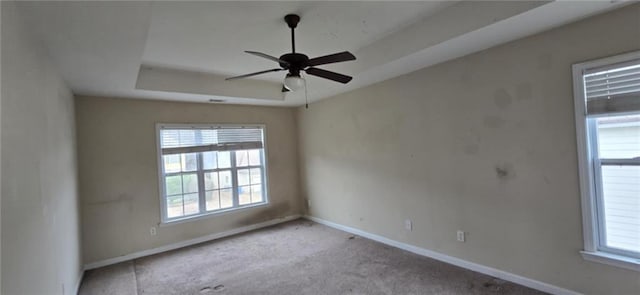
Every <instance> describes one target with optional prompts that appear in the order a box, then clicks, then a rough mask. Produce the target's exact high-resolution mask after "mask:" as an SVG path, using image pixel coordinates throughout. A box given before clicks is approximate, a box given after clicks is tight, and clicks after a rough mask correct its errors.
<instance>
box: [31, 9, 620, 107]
mask: <svg viewBox="0 0 640 295" xmlns="http://www.w3.org/2000/svg"><path fill="white" fill-rule="evenodd" d="M626 4H629V3H625V2H614V3H612V1H584V2H578V1H547V2H545V1H512V2H499V1H495V2H494V1H488V2H487V1H464V2H393V1H390V2H323V1H302V2H271V1H269V2H251V3H250V2H200V3H193V2H102V1H89V2H27V1H25V2H19V7H20V11H21V13H22V14H23V16H24V17H25V19H26V20H27V22H28V23H29V24H30V26H31V27H32V28H33V29H34V30H35V32H36V33H37V34H38V35H39V36H40V38H41V39H42V41H43V44H44V45H45V46H46V47H47V48H48V50H49V53H50V55H51V57H52V59H53V61H54V63H56V65H57V67H58V68H59V70H60V72H61V74H62V76H63V77H64V78H65V80H66V81H67V83H68V84H69V86H70V87H71V89H72V90H73V91H74V93H76V94H80V95H90V96H112V97H124V98H147V99H163V100H175V101H196V102H207V101H209V100H210V99H214V100H224V101H225V103H237V104H256V105H276V106H298V105H302V104H304V101H305V95H304V93H303V91H299V92H296V93H286V94H284V95H283V93H281V87H282V84H281V83H282V79H283V78H284V72H278V73H273V74H267V75H264V76H259V77H257V78H256V79H244V80H237V81H225V80H224V77H228V76H233V75H239V74H245V73H249V72H254V71H259V70H266V69H271V68H276V67H277V64H275V63H271V62H270V61H267V60H262V59H260V58H257V57H254V56H249V55H247V54H244V53H243V51H244V50H257V51H262V52H265V53H268V54H272V55H274V56H279V55H281V54H283V53H286V52H289V51H290V49H291V48H290V46H291V44H290V43H289V42H290V41H289V31H288V28H287V27H286V25H285V23H284V21H283V20H282V17H283V16H284V15H285V14H287V13H292V12H295V13H298V14H300V15H301V16H302V21H301V23H300V25H299V27H298V29H297V30H296V41H297V42H296V43H297V46H296V47H298V50H299V51H301V52H304V53H306V54H308V55H309V56H310V57H315V56H319V55H324V54H327V53H333V52H338V51H342V50H350V51H352V52H353V53H354V54H355V56H356V57H357V60H356V61H352V62H345V63H341V64H334V65H326V66H321V68H325V69H327V70H332V71H337V72H340V73H344V74H347V75H352V76H353V77H354V79H353V80H352V81H351V82H350V83H349V84H346V85H343V84H340V83H335V82H331V81H328V80H324V79H321V78H317V77H309V78H308V79H307V83H308V98H309V100H310V101H315V100H318V99H322V98H326V97H330V96H333V95H336V94H339V93H344V92H346V91H350V90H354V89H357V88H360V87H364V86H367V85H371V84H373V83H376V82H380V81H383V80H386V79H390V78H393V77H397V76H399V75H403V74H406V73H409V72H412V71H415V70H418V69H420V68H424V67H427V66H430V65H434V64H437V63H441V62H444V61H447V60H451V59H454V58H458V57H461V56H464V55H467V54H471V53H473V52H477V51H480V50H484V49H486V48H490V47H493V46H496V45H499V44H503V43H506V42H509V41H512V40H516V39H518V38H522V37H525V36H529V35H532V34H535V33H538V32H541V31H544V30H548V29H551V28H554V27H557V26H560V25H563V24H566V23H569V22H572V21H576V20H579V19H581V18H585V17H588V16H591V15H594V14H597V13H602V12H605V11H608V10H611V9H614V8H617V7H620V6H622V5H626Z"/></svg>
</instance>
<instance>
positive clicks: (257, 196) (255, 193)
mask: <svg viewBox="0 0 640 295" xmlns="http://www.w3.org/2000/svg"><path fill="white" fill-rule="evenodd" d="M263 200H264V198H263V196H262V185H252V186H251V202H252V203H259V202H262V201H263Z"/></svg>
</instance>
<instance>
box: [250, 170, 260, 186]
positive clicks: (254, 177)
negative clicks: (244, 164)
mask: <svg viewBox="0 0 640 295" xmlns="http://www.w3.org/2000/svg"><path fill="white" fill-rule="evenodd" d="M259 183H262V169H260V168H253V169H251V184H259Z"/></svg>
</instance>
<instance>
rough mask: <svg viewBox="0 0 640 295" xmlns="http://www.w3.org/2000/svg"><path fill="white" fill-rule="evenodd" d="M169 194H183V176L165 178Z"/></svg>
mask: <svg viewBox="0 0 640 295" xmlns="http://www.w3.org/2000/svg"><path fill="white" fill-rule="evenodd" d="M164 181H165V185H166V193H167V196H170V195H177V194H182V176H180V175H175V176H167V177H165V179H164Z"/></svg>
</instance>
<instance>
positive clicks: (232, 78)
mask: <svg viewBox="0 0 640 295" xmlns="http://www.w3.org/2000/svg"><path fill="white" fill-rule="evenodd" d="M282 70H283V69H271V70H266V71H260V72H255V73H251V74H245V75H240V76H235V77H229V78H226V79H225V80H235V79H242V78H247V77H251V76H256V75H260V74H264V73H270V72H279V71H282Z"/></svg>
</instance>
